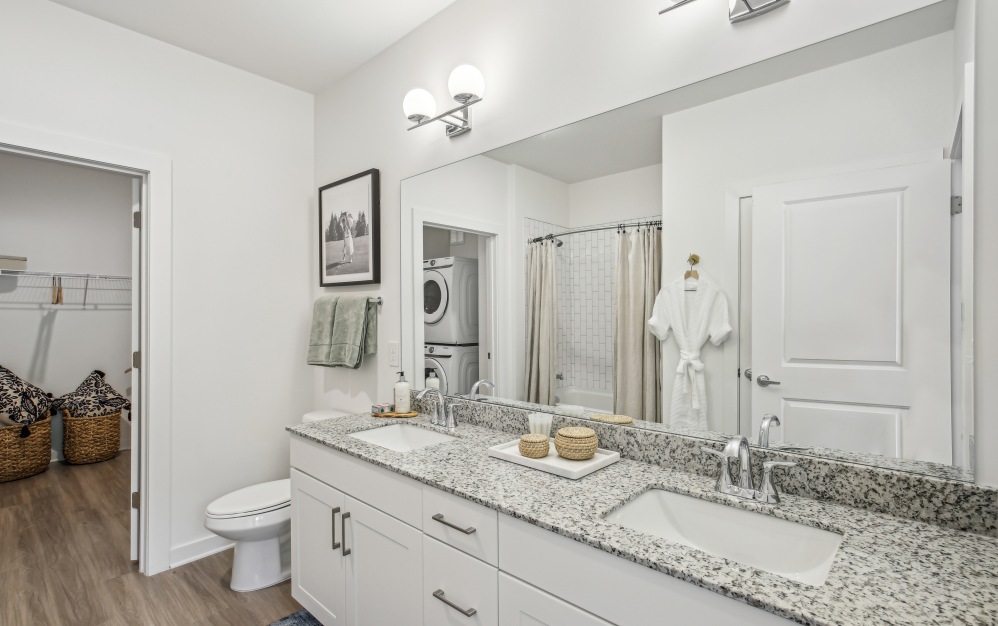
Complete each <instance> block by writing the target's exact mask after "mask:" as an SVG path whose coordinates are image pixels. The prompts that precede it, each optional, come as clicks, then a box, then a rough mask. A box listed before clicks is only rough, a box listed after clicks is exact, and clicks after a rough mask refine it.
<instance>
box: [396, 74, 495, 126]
mask: <svg viewBox="0 0 998 626" xmlns="http://www.w3.org/2000/svg"><path fill="white" fill-rule="evenodd" d="M447 88H448V90H449V91H450V95H451V97H452V98H454V100H455V101H457V102H458V103H460V104H459V105H458V106H456V107H454V108H453V109H449V110H447V111H444V112H443V113H441V114H440V115H437V103H436V101H435V100H434V99H433V94H431V93H430V92H428V91H426V90H425V89H413V90H411V91H410V92H409V93H407V94H406V95H405V99H404V100H402V111H403V112H404V113H405V116H406V118H408V120H409V121H410V122H415V125H414V126H411V127H409V130H412V129H413V128H419V127H420V126H426V125H427V124H429V123H431V122H442V123H443V124H444V125H445V126H446V130H445V133H446V135H447V136H448V137H457V136H458V135H463V134H464V133H466V132H468V131H470V130H471V106H472V105H474V104H476V103H478V102H481V101H482V97H483V96H484V95H485V77H484V76H482V73H481V72H480V71H478V68H476V67H475V66H474V65H458V66H457V67H455V68H454V71H452V72H451V73H450V78H448V79H447Z"/></svg>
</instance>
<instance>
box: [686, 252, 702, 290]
mask: <svg viewBox="0 0 998 626" xmlns="http://www.w3.org/2000/svg"><path fill="white" fill-rule="evenodd" d="M686 262H687V263H689V264H690V269H689V270H687V272H686V273H685V274H683V280H684V281H685V280H686V279H688V278H692V279H693V280H696V281H697V282H699V281H700V273H699V272H697V271H696V270H695V269H693V266H694V265H697V264H699V263H700V255H699V254H696V253H695V252H691V253H690V256H689V258H688V259H686ZM696 290H697V289H696V287H694V288H693V289H686V291H696Z"/></svg>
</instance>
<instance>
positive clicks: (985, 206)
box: [974, 2, 998, 487]
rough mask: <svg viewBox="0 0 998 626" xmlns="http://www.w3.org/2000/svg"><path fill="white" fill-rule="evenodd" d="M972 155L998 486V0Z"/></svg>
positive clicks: (983, 5) (979, 65)
mask: <svg viewBox="0 0 998 626" xmlns="http://www.w3.org/2000/svg"><path fill="white" fill-rule="evenodd" d="M976 22H977V25H976V28H977V36H976V40H977V43H976V59H975V61H974V65H975V68H974V69H975V78H974V82H975V86H976V93H977V97H976V102H975V105H974V108H975V110H976V123H977V149H976V150H975V155H974V158H975V160H976V162H975V164H974V185H975V188H974V235H975V237H974V345H975V354H974V358H975V364H976V365H975V370H974V394H975V395H974V436H975V438H976V439H977V446H976V448H977V451H978V452H977V459H976V460H977V464H976V476H977V481H978V482H979V483H983V484H986V485H992V486H994V487H998V455H996V454H994V452H993V451H994V449H995V446H996V445H998V418H996V411H995V407H998V386H996V385H995V381H996V380H998V349H996V347H998V324H995V320H998V292H996V290H995V285H998V210H996V207H998V179H996V178H995V175H994V173H995V172H996V171H998V81H996V80H995V77H996V76H998V40H996V38H995V36H994V34H995V33H996V32H998V3H995V2H977V20H976Z"/></svg>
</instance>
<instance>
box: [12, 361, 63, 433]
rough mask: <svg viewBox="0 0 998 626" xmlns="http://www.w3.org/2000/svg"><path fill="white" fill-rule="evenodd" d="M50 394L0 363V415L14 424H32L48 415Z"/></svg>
mask: <svg viewBox="0 0 998 626" xmlns="http://www.w3.org/2000/svg"><path fill="white" fill-rule="evenodd" d="M51 405H52V396H50V395H48V394H46V393H45V392H44V391H42V390H41V389H39V388H38V387H36V386H35V385H32V384H31V383H29V382H28V381H26V380H22V379H21V378H20V377H18V375H17V374H15V373H14V372H12V371H10V370H9V369H7V368H6V367H3V366H2V365H0V415H4V416H6V418H7V419H6V420H4V421H11V422H14V423H16V424H33V423H35V422H37V421H38V420H42V419H45V418H46V417H48V414H49V409H50V407H51Z"/></svg>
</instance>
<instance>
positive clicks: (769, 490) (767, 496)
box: [759, 461, 797, 504]
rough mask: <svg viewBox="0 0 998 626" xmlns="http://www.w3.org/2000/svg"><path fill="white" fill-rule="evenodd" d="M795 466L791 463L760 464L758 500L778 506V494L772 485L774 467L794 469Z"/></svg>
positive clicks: (768, 462) (773, 462) (767, 462)
mask: <svg viewBox="0 0 998 626" xmlns="http://www.w3.org/2000/svg"><path fill="white" fill-rule="evenodd" d="M796 466H797V464H796V463H793V462H791V461H763V463H762V485H761V486H760V488H759V499H760V500H762V501H763V502H765V503H766V504H779V503H780V494H779V493H777V491H776V485H774V484H773V468H774V467H796Z"/></svg>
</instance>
